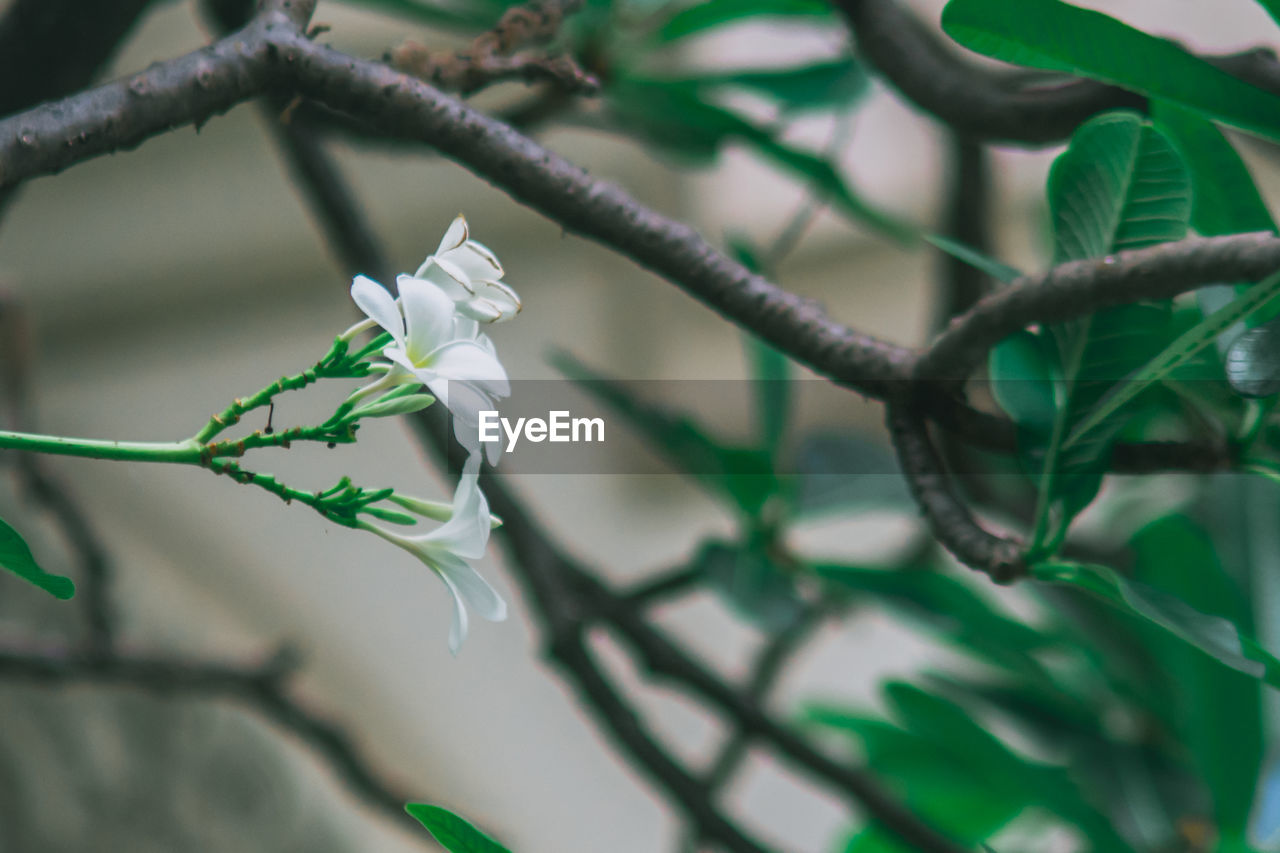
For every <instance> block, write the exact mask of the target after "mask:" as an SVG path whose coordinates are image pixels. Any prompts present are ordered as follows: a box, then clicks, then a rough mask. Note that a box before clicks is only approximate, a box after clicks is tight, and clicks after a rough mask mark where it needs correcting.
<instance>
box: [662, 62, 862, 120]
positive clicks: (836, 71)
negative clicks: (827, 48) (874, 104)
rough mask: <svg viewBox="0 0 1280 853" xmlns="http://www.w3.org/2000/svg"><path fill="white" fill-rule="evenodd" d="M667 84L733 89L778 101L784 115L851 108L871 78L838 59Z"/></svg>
mask: <svg viewBox="0 0 1280 853" xmlns="http://www.w3.org/2000/svg"><path fill="white" fill-rule="evenodd" d="M658 80H659V81H660V82H662V83H665V84H667V85H675V86H683V87H688V88H691V89H695V90H705V89H716V88H720V87H736V88H741V89H748V90H750V91H752V92H755V93H756V94H759V95H764V96H766V97H768V98H771V99H772V100H775V101H777V102H778V106H779V107H780V108H781V109H782V110H783V111H784V112H804V111H807V110H828V109H834V108H841V107H851V106H853V105H854V104H855V103H857V101H858V100H859V99H860V98H861V97H862V96H863V95H865V94H866V93H867V90H868V88H869V86H870V79H869V78H868V77H867V73H866V71H864V70H863V68H862V66H861V65H859V64H858V63H857V62H854V61H853V60H852V59H837V60H832V61H829V62H817V63H814V64H812V65H800V66H794V67H788V68H744V69H740V70H737V71H714V72H713V71H707V72H703V73H699V74H690V75H685V76H681V77H662V78H658Z"/></svg>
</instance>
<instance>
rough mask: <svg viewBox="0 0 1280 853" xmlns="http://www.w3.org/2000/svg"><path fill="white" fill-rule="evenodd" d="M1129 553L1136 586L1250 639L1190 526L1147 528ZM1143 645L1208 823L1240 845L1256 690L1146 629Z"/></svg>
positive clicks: (1250, 780) (1244, 618)
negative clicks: (1209, 814) (1167, 692)
mask: <svg viewBox="0 0 1280 853" xmlns="http://www.w3.org/2000/svg"><path fill="white" fill-rule="evenodd" d="M1132 546H1133V550H1134V555H1135V558H1136V560H1135V566H1134V575H1135V577H1136V578H1137V579H1138V580H1139V581H1141V582H1142V583H1146V584H1150V585H1151V586H1152V588H1155V589H1159V590H1160V591H1161V592H1162V593H1163V594H1167V595H1171V596H1176V597H1177V598H1178V599H1179V600H1181V601H1185V602H1186V603H1187V604H1188V605H1189V606H1194V607H1196V608H1197V609H1199V610H1202V611H1204V612H1206V613H1213V614H1218V615H1219V618H1222V617H1225V618H1226V619H1229V620H1230V622H1231V623H1232V624H1233V625H1234V626H1237V627H1238V629H1239V630H1240V631H1243V632H1245V633H1246V634H1248V633H1252V631H1253V619H1252V617H1251V615H1250V612H1249V607H1248V603H1247V602H1246V601H1245V600H1244V597H1243V596H1242V595H1241V594H1240V590H1239V589H1238V588H1237V587H1236V585H1235V583H1234V582H1233V581H1232V580H1231V579H1230V578H1229V577H1228V576H1227V574H1226V572H1225V571H1224V569H1223V567H1222V565H1221V564H1220V563H1219V561H1218V556H1217V553H1216V549H1215V548H1214V545H1213V542H1212V541H1211V540H1210V539H1209V538H1208V537H1207V536H1206V535H1205V534H1204V532H1203V531H1202V530H1201V529H1200V528H1199V527H1198V526H1196V525H1195V524H1194V523H1193V522H1192V521H1191V520H1190V519H1187V518H1185V517H1181V516H1167V517H1165V518H1162V519H1159V520H1157V521H1155V522H1152V523H1151V524H1149V525H1147V526H1146V527H1144V528H1143V529H1142V530H1140V531H1139V532H1138V533H1137V535H1136V536H1135V537H1134V539H1133V542H1132ZM1215 630H1220V629H1215ZM1149 642H1150V643H1151V644H1152V652H1153V654H1154V655H1155V656H1156V657H1158V658H1159V660H1160V661H1161V662H1162V663H1163V664H1164V666H1165V667H1167V668H1168V671H1169V673H1170V675H1171V681H1172V683H1173V685H1174V689H1175V690H1176V691H1177V694H1178V695H1177V701H1176V702H1175V703H1174V704H1175V713H1174V717H1175V720H1176V721H1177V722H1178V732H1179V735H1180V736H1181V737H1182V739H1183V740H1184V742H1185V743H1186V745H1187V747H1188V748H1189V750H1190V752H1191V755H1192V758H1193V760H1194V763H1195V766H1196V770H1197V771H1198V773H1199V774H1200V776H1201V777H1202V778H1203V779H1204V782H1205V784H1206V786H1207V787H1208V789H1209V792H1210V795H1211V796H1212V799H1213V803H1214V819H1215V823H1216V824H1217V826H1218V827H1219V831H1220V832H1221V833H1222V834H1223V835H1228V836H1235V837H1243V836H1244V834H1245V827H1246V822H1247V819H1248V815H1249V804H1250V801H1251V800H1252V799H1253V789H1254V783H1255V780H1256V778H1257V774H1258V770H1259V762H1260V760H1261V757H1262V750H1263V730H1262V695H1261V690H1260V689H1259V685H1258V682H1257V681H1255V680H1253V679H1252V678H1249V677H1247V676H1245V675H1242V674H1240V673H1237V672H1232V671H1231V670H1228V669H1226V668H1224V667H1222V666H1219V665H1218V664H1216V663H1214V662H1213V661H1212V660H1210V659H1209V658H1207V657H1205V656H1204V655H1203V654H1200V653H1199V652H1197V651H1196V650H1195V649H1192V648H1190V647H1189V646H1187V645H1186V644H1185V643H1181V642H1179V641H1178V640H1177V639H1176V638H1174V637H1170V636H1169V634H1167V633H1165V632H1163V631H1156V630H1154V629H1153V630H1152V631H1151V636H1150V639H1149Z"/></svg>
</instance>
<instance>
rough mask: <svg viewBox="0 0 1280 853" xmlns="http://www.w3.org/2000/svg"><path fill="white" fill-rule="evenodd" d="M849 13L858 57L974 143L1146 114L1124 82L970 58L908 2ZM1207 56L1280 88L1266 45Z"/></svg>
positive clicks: (864, 6) (1279, 66)
mask: <svg viewBox="0 0 1280 853" xmlns="http://www.w3.org/2000/svg"><path fill="white" fill-rule="evenodd" d="M832 2H833V4H834V5H835V6H836V7H837V8H838V9H839V10H840V11H841V12H843V13H844V16H845V18H846V19H847V20H848V22H849V25H850V27H851V28H852V30H853V34H854V38H855V40H856V41H857V46H858V55H859V56H860V57H862V58H863V59H865V60H866V61H867V62H868V63H869V64H871V65H872V66H874V67H875V69H876V70H877V71H879V72H880V74H881V75H882V76H883V77H884V78H885V79H886V80H887V81H888V82H889V83H890V84H891V85H892V86H893V87H894V88H895V89H897V90H898V92H899V93H901V94H902V96H903V97H904V98H906V100H908V101H910V102H911V103H913V104H915V105H916V106H917V107H919V108H920V109H922V110H924V111H925V112H927V113H929V114H930V115H932V116H933V117H934V118H936V119H938V120H939V121H941V122H942V123H944V124H946V125H947V126H949V127H950V128H951V129H952V130H953V131H955V132H956V133H958V134H960V135H961V136H963V137H965V138H968V139H972V140H990V141H996V142H1012V143H1022V144H1026V145H1030V146H1038V145H1049V144H1052V143H1054V142H1060V141H1061V140H1063V139H1066V138H1067V137H1068V136H1070V135H1071V133H1072V131H1074V130H1075V129H1076V128H1077V127H1079V126H1080V125H1081V124H1082V123H1084V122H1085V121H1086V120H1087V119H1089V118H1090V117H1091V116H1093V115H1095V114H1097V113H1100V112H1104V111H1106V110H1114V109H1125V108H1127V109H1135V110H1139V111H1142V112H1145V111H1146V109H1147V99H1146V98H1145V97H1143V96H1142V95H1139V94H1137V93H1134V92H1129V91H1127V90H1125V89H1121V88H1119V87H1117V86H1109V85H1106V84H1103V83H1098V82H1095V81H1093V80H1085V79H1080V78H1071V77H1063V78H1062V82H1060V83H1057V84H1056V85H1052V86H1049V85H1045V84H1044V81H1043V80H1040V81H1030V80H1028V79H1027V77H1026V76H1025V75H1024V74H1020V73H1017V72H1010V71H1005V70H994V69H992V68H991V67H990V66H987V65H979V64H978V63H976V62H971V61H969V60H967V59H965V58H964V57H963V56H962V55H961V54H960V53H959V51H957V50H956V49H955V48H953V47H952V46H951V45H950V44H947V43H946V42H945V41H944V40H943V39H942V38H941V37H940V36H938V35H937V34H935V33H934V32H933V30H932V29H931V28H930V27H929V26H927V25H926V24H925V23H924V22H922V21H921V20H920V19H919V18H917V17H916V16H915V15H914V14H912V13H911V12H910V11H909V10H908V9H907V8H906V7H905V4H903V3H902V2H901V0H832ZM1203 58H1204V59H1206V60H1207V61H1209V62H1211V63H1213V64H1214V65H1216V66H1218V67H1219V68H1221V69H1222V70H1223V71H1226V72H1227V73H1229V74H1234V75H1236V76H1238V77H1240V78H1241V79H1243V80H1245V81H1247V82H1249V83H1252V84H1253V85H1255V86H1258V87H1260V88H1264V89H1268V90H1270V91H1272V92H1280V62H1278V61H1277V59H1276V56H1275V54H1274V53H1273V52H1272V51H1270V50H1267V49H1255V50H1248V51H1244V52H1241V53H1234V54H1229V55H1225V56H1206V57H1203Z"/></svg>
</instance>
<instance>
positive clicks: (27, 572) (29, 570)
mask: <svg viewBox="0 0 1280 853" xmlns="http://www.w3.org/2000/svg"><path fill="white" fill-rule="evenodd" d="M0 567H3V568H6V569H8V570H9V571H11V572H13V573H14V574H15V575H17V576H18V577H20V578H22V579H23V580H25V581H27V582H29V583H33V584H35V585H36V586H38V587H40V588H41V589H43V590H44V591H45V592H47V593H49V594H50V595H52V596H53V597H54V598H61V599H63V600H66V599H68V598H71V597H72V596H73V595H75V594H76V585H75V584H74V583H72V581H71V578H65V577H63V576H62V575H53V574H50V573H49V572H46V571H45V570H44V569H42V568H40V566H39V565H38V564H37V563H36V560H35V557H33V556H31V548H29V547H28V546H27V543H26V540H24V539H23V538H22V535H21V534H20V533H18V531H16V530H14V529H13V528H12V527H10V526H9V525H8V523H7V522H5V520H4V519H0Z"/></svg>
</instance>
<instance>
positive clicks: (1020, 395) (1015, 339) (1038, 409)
mask: <svg viewBox="0 0 1280 853" xmlns="http://www.w3.org/2000/svg"><path fill="white" fill-rule="evenodd" d="M1055 355H1056V354H1055V353H1054V351H1053V344H1052V342H1051V341H1049V340H1048V339H1047V338H1046V337H1045V336H1044V335H1039V334H1036V333H1034V332H1029V331H1026V330H1025V329H1024V330H1023V331H1020V332H1017V333H1015V334H1014V335H1011V336H1010V337H1008V338H1006V339H1005V340H1003V341H1001V342H1000V343H999V344H998V345H996V346H995V347H993V348H992V350H991V355H990V356H989V357H988V359H987V361H988V365H987V376H988V377H989V379H990V381H991V394H992V396H993V397H995V398H996V402H997V403H999V404H1000V408H1002V409H1004V411H1005V414H1007V415H1008V416H1009V417H1010V418H1012V419H1013V421H1014V423H1016V424H1018V425H1019V426H1021V427H1023V428H1024V429H1028V430H1030V431H1031V432H1032V433H1033V434H1035V433H1039V434H1041V435H1047V434H1048V433H1049V431H1050V430H1052V429H1053V422H1054V419H1055V418H1057V416H1058V397H1057V394H1056V393H1055V391H1054V383H1055V382H1056V381H1057V376H1058V365H1057V363H1056V358H1055Z"/></svg>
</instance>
